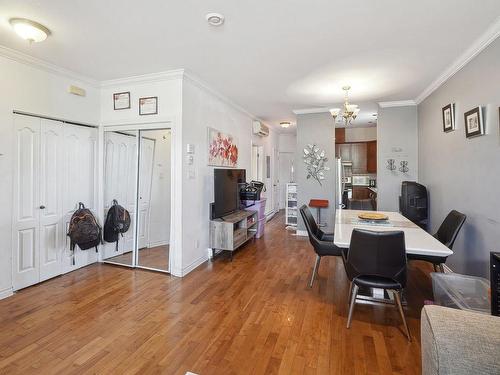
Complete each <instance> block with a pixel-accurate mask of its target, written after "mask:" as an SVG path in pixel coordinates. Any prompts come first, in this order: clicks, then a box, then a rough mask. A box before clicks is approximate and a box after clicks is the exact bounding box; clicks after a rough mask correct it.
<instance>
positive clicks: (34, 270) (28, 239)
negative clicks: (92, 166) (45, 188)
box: [13, 116, 40, 290]
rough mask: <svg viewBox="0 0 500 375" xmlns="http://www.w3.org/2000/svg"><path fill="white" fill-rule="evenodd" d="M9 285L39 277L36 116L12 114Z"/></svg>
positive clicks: (21, 284) (18, 285)
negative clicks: (12, 191)
mask: <svg viewBox="0 0 500 375" xmlns="http://www.w3.org/2000/svg"><path fill="white" fill-rule="evenodd" d="M14 126H15V129H16V138H15V142H16V152H15V167H14V202H13V208H14V211H13V212H14V218H13V247H14V249H13V250H14V251H13V264H14V266H13V287H14V290H17V289H21V288H24V287H26V286H28V285H32V284H35V283H37V282H39V280H40V269H39V254H40V251H39V249H40V241H39V238H40V234H39V216H40V208H39V206H40V196H39V189H38V186H39V164H40V162H39V155H40V152H39V142H40V119H39V118H36V117H29V116H15V118H14Z"/></svg>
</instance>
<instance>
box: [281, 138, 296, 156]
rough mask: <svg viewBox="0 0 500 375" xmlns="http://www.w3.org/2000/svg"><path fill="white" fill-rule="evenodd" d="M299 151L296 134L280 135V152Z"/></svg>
mask: <svg viewBox="0 0 500 375" xmlns="http://www.w3.org/2000/svg"><path fill="white" fill-rule="evenodd" d="M296 149H297V135H296V134H286V133H285V134H280V135H279V150H280V152H293V153H295V150H296Z"/></svg>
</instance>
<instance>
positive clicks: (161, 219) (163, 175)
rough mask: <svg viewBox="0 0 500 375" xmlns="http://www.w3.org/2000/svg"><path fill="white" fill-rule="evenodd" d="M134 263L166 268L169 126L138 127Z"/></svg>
mask: <svg viewBox="0 0 500 375" xmlns="http://www.w3.org/2000/svg"><path fill="white" fill-rule="evenodd" d="M139 134H140V153H139V155H140V157H139V185H138V186H139V213H140V215H139V223H138V224H139V225H138V241H137V245H138V252H137V265H138V266H139V267H143V268H148V269H154V270H158V271H166V272H168V270H169V268H168V266H169V243H170V185H171V181H170V164H171V160H170V154H171V133H170V129H158V130H141V131H140V132H139Z"/></svg>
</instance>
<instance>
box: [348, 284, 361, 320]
mask: <svg viewBox="0 0 500 375" xmlns="http://www.w3.org/2000/svg"><path fill="white" fill-rule="evenodd" d="M358 291H359V286H357V285H356V284H354V287H353V288H352V293H351V301H350V304H349V314H348V316H347V328H351V319H352V313H353V312H354V305H355V304H356V297H357V295H358Z"/></svg>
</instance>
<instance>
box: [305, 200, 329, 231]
mask: <svg viewBox="0 0 500 375" xmlns="http://www.w3.org/2000/svg"><path fill="white" fill-rule="evenodd" d="M329 203H330V202H329V201H328V199H311V200H310V201H309V207H313V208H316V209H317V211H316V219H317V220H316V222H317V223H318V227H325V226H326V224H324V223H323V224H322V223H321V209H322V208H328V205H329Z"/></svg>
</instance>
